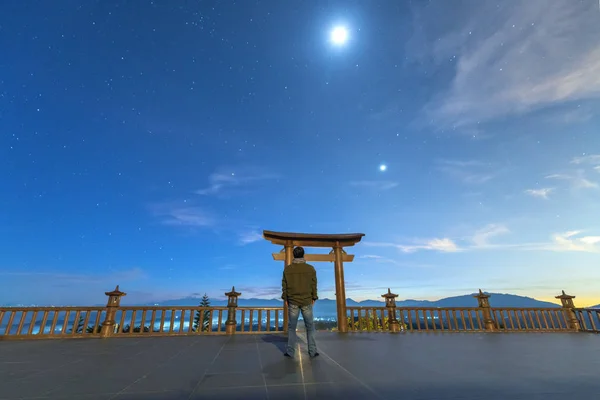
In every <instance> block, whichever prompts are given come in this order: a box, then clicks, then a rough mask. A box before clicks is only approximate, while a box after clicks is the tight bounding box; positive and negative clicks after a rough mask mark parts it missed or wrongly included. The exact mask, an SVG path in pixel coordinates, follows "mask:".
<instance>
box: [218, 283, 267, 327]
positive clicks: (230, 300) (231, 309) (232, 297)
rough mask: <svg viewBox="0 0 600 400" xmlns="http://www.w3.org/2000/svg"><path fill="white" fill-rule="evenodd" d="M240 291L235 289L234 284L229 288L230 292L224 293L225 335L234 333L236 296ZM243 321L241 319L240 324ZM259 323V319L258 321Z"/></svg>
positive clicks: (235, 325) (239, 294)
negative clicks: (225, 298)
mask: <svg viewBox="0 0 600 400" xmlns="http://www.w3.org/2000/svg"><path fill="white" fill-rule="evenodd" d="M241 295H242V294H241V293H238V292H236V291H235V286H233V287H232V288H231V292H227V293H225V296H227V322H225V333H226V334H227V335H233V334H235V329H236V327H237V321H236V320H235V309H236V308H237V306H238V297H239V296H241ZM243 323H244V321H242V324H243ZM258 323H259V325H260V321H258Z"/></svg>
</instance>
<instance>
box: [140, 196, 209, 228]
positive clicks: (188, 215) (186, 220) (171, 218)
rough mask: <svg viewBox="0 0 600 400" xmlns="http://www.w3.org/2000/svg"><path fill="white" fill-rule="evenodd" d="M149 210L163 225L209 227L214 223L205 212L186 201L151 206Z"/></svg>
mask: <svg viewBox="0 0 600 400" xmlns="http://www.w3.org/2000/svg"><path fill="white" fill-rule="evenodd" d="M150 210H151V212H152V213H153V214H154V216H156V217H157V218H159V219H160V222H161V223H163V224H165V225H173V226H183V227H211V226H214V224H215V222H216V221H215V217H214V216H213V215H212V214H211V213H209V212H208V211H207V210H205V209H203V208H202V207H199V206H195V205H192V204H191V203H190V202H187V201H184V202H170V203H161V204H153V205H151V206H150Z"/></svg>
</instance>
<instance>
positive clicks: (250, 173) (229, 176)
mask: <svg viewBox="0 0 600 400" xmlns="http://www.w3.org/2000/svg"><path fill="white" fill-rule="evenodd" d="M279 177H280V176H279V175H278V174H274V173H270V172H266V171H264V170H262V169H259V168H254V167H249V166H238V167H229V168H222V169H220V170H219V171H218V172H215V173H212V174H211V175H210V176H209V177H208V182H209V185H208V186H207V187H206V188H204V189H199V190H196V192H195V193H196V194H199V195H217V194H221V193H223V192H224V191H226V190H232V189H234V188H238V189H239V188H241V187H246V188H247V187H248V186H250V185H252V184H256V183H258V182H261V181H267V180H272V179H278V178H279Z"/></svg>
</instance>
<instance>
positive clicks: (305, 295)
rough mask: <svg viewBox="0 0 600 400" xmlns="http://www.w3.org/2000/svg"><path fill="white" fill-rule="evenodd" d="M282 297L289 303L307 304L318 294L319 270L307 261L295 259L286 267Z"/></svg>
mask: <svg viewBox="0 0 600 400" xmlns="http://www.w3.org/2000/svg"><path fill="white" fill-rule="evenodd" d="M281 291H282V295H281V298H282V299H283V301H287V302H288V303H289V304H293V305H296V306H307V305H309V304H312V302H313V301H314V300H317V299H318V296H317V271H315V267H313V266H312V265H310V264H307V263H306V262H298V261H295V262H293V263H291V264H290V265H288V266H287V267H285V268H284V270H283V279H282V280H281Z"/></svg>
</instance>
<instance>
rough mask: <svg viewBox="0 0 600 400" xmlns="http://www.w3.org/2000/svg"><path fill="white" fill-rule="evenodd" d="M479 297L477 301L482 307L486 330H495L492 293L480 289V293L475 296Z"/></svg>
mask: <svg viewBox="0 0 600 400" xmlns="http://www.w3.org/2000/svg"><path fill="white" fill-rule="evenodd" d="M473 297H475V298H476V299H477V303H478V305H479V308H481V313H482V314H483V324H484V326H485V330H486V331H495V330H496V324H495V323H494V319H493V318H492V309H491V307H490V300H489V299H490V295H489V294H485V293H483V292H482V291H481V289H479V294H476V295H475V296H473Z"/></svg>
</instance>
